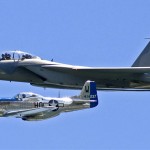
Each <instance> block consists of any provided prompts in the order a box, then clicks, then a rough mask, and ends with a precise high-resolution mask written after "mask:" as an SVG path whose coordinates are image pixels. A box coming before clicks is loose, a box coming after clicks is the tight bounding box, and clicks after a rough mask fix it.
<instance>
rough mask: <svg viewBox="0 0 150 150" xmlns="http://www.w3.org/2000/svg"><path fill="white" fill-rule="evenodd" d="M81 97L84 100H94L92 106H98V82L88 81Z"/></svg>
mask: <svg viewBox="0 0 150 150" xmlns="http://www.w3.org/2000/svg"><path fill="white" fill-rule="evenodd" d="M79 97H80V99H82V100H93V101H91V102H90V108H93V107H96V106H97V105H98V96H97V90H96V83H95V82H94V81H86V82H85V84H84V86H83V88H82V91H81V93H80V96H79Z"/></svg>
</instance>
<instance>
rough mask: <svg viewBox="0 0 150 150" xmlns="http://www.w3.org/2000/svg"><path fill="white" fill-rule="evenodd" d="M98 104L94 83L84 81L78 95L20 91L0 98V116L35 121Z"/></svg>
mask: <svg viewBox="0 0 150 150" xmlns="http://www.w3.org/2000/svg"><path fill="white" fill-rule="evenodd" d="M97 105H98V96H97V90H96V83H95V82H94V81H89V80H88V81H86V82H85V84H84V86H83V88H82V91H81V93H80V95H78V96H72V97H64V98H51V97H44V96H41V95H39V94H35V93H32V92H22V93H19V94H17V95H16V96H14V97H13V98H0V116H1V117H10V116H13V117H16V118H22V120H26V121H37V120H43V119H48V118H52V117H55V116H58V115H59V114H60V113H62V112H71V111H75V110H82V109H86V108H93V107H96V106H97Z"/></svg>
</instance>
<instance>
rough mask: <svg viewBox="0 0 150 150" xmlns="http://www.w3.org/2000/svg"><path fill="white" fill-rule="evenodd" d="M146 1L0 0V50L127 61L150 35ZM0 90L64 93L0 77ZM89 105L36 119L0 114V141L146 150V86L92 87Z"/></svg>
mask: <svg viewBox="0 0 150 150" xmlns="http://www.w3.org/2000/svg"><path fill="white" fill-rule="evenodd" d="M149 6H150V1H149V0H144V1H141V0H136V1H131V0H126V1H119V0H111V1H110V0H82V1H81V0H39V1H37V0H31V1H26V0H22V1H20V0H13V1H12V0H7V1H6V0H0V51H4V50H16V49H20V50H22V51H26V52H29V53H33V54H35V55H38V56H40V57H42V58H43V59H49V60H50V59H52V58H53V59H54V61H57V62H62V63H67V64H72V65H84V66H99V67H106V66H108V67H114V66H116V67H119V66H121V67H123V66H131V65H132V63H133V62H134V60H135V59H136V57H137V56H138V55H139V54H140V52H141V51H142V50H143V48H144V47H145V45H146V44H147V43H148V41H147V40H145V39H144V38H145V37H150V19H149V18H150V16H149V14H150V9H149ZM0 91H1V92H0V94H1V96H2V97H5V96H6V97H8V96H13V95H15V94H17V93H18V92H22V91H32V92H35V93H39V94H42V95H44V96H57V95H58V93H59V91H60V93H61V96H72V95H76V94H78V93H79V92H80V91H78V90H75V91H74V90H59V89H46V90H44V89H43V88H38V87H33V86H30V85H29V84H27V83H15V82H11V83H10V82H7V81H0ZM98 95H99V101H100V104H99V106H98V107H96V108H94V109H88V110H84V111H77V112H72V113H66V114H61V115H60V116H58V117H56V118H53V119H49V120H45V121H40V122H24V121H22V120H20V119H16V118H0V125H1V126H0V137H1V138H0V148H1V149H4V150H9V149H11V150H12V149H23V150H31V149H33V150H34V149H36V150H41V149H42V150H43V149H45V150H48V149H56V150H60V149H65V150H67V149H68V150H70V149H72V150H75V149H82V150H83V149H86V150H93V149H94V150H100V149H102V150H103V149H104V150H105V149H142V150H143V149H150V142H149V139H150V117H149V114H150V100H149V92H102V91H99V92H98Z"/></svg>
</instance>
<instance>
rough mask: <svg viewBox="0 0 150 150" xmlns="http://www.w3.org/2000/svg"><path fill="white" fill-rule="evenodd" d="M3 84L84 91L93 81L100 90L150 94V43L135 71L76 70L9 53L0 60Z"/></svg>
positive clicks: (0, 75) (26, 55)
mask: <svg viewBox="0 0 150 150" xmlns="http://www.w3.org/2000/svg"><path fill="white" fill-rule="evenodd" d="M0 80H8V81H19V82H28V83H30V84H31V85H34V86H40V87H52V88H64V89H71V88H72V89H81V88H82V85H83V84H84V83H85V82H86V81H87V80H92V81H95V82H96V84H97V89H98V90H123V91H124V90H129V91H130V90H131V91H132V90H133V91H136V90H150V42H149V43H148V45H147V46H146V47H145V49H144V50H143V52H142V53H141V54H140V56H139V57H138V58H137V60H136V61H135V62H134V64H133V65H132V67H123V68H121V67H118V68H101V67H83V66H73V65H67V64H62V63H57V62H53V61H48V60H43V59H41V58H40V57H37V56H33V55H31V54H28V53H25V52H21V51H10V52H5V53H3V54H2V55H1V58H0Z"/></svg>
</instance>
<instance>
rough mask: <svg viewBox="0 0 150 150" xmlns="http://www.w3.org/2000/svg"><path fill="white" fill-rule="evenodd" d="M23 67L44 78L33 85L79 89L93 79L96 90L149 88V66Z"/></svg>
mask: <svg viewBox="0 0 150 150" xmlns="http://www.w3.org/2000/svg"><path fill="white" fill-rule="evenodd" d="M24 67H25V68H26V69H29V70H30V71H32V72H33V73H35V74H37V75H38V76H41V77H43V78H45V81H43V83H37V82H32V83H31V84H32V85H35V86H42V87H53V88H65V89H68V88H69V89H70V88H72V89H80V88H82V85H83V84H84V82H85V81H87V80H93V81H95V82H96V83H97V89H98V90H113V89H116V90H117V89H119V90H128V89H129V90H132V91H133V90H134V89H135V90H136V88H137V89H138V90H139V89H150V86H149V83H150V67H123V68H120V67H112V68H104V67H84V66H72V65H64V64H47V65H40V66H35V65H33V66H32V65H26V66H24ZM40 69H41V70H40Z"/></svg>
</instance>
